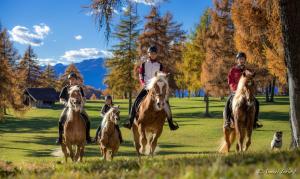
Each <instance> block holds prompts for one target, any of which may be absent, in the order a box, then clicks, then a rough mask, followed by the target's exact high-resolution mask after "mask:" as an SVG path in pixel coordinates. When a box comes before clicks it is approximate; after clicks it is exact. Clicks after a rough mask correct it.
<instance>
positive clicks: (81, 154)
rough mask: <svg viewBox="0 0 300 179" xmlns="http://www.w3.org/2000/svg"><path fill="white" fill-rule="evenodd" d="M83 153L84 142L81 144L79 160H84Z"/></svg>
mask: <svg viewBox="0 0 300 179" xmlns="http://www.w3.org/2000/svg"><path fill="white" fill-rule="evenodd" d="M83 155H84V144H81V146H80V156H79V162H82V158H83Z"/></svg>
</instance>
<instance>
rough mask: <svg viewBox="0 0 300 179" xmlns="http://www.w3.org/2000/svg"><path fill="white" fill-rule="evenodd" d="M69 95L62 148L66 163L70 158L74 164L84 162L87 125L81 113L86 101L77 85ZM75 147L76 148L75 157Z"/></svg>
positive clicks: (70, 90)
mask: <svg viewBox="0 0 300 179" xmlns="http://www.w3.org/2000/svg"><path fill="white" fill-rule="evenodd" d="M68 93H69V96H70V97H69V100H68V103H67V106H68V111H67V116H66V122H65V125H64V134H63V141H62V143H61V148H62V151H63V153H64V156H65V161H66V162H67V159H68V157H70V158H71V159H72V161H73V162H76V161H80V162H82V157H83V155H84V145H85V143H86V127H85V125H86V124H85V121H84V119H83V118H82V116H81V115H80V112H81V111H82V110H83V105H84V100H83V97H82V95H81V92H80V87H79V86H77V85H76V86H72V87H71V88H70V89H69V91H68ZM73 146H76V153H75V155H74V151H73Z"/></svg>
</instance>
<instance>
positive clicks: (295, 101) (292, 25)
mask: <svg viewBox="0 0 300 179" xmlns="http://www.w3.org/2000/svg"><path fill="white" fill-rule="evenodd" d="M280 7H281V8H280V14H281V15H280V17H281V22H282V32H283V42H284V46H283V47H284V52H285V62H286V64H287V73H288V84H289V98H290V122H291V133H292V142H291V147H292V148H298V149H299V148H300V73H299V67H300V34H299V29H300V11H299V9H300V1H298V0H280Z"/></svg>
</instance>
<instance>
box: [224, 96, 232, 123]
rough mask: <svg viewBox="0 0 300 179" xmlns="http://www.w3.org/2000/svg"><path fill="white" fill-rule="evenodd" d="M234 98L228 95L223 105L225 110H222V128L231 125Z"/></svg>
mask: <svg viewBox="0 0 300 179" xmlns="http://www.w3.org/2000/svg"><path fill="white" fill-rule="evenodd" d="M233 97H234V94H230V95H229V96H228V99H227V101H226V104H225V108H224V118H225V121H224V128H230V124H231V117H232V99H233Z"/></svg>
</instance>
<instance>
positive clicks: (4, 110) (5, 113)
mask: <svg viewBox="0 0 300 179" xmlns="http://www.w3.org/2000/svg"><path fill="white" fill-rule="evenodd" d="M3 114H4V115H7V111H6V107H4V108H3Z"/></svg>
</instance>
